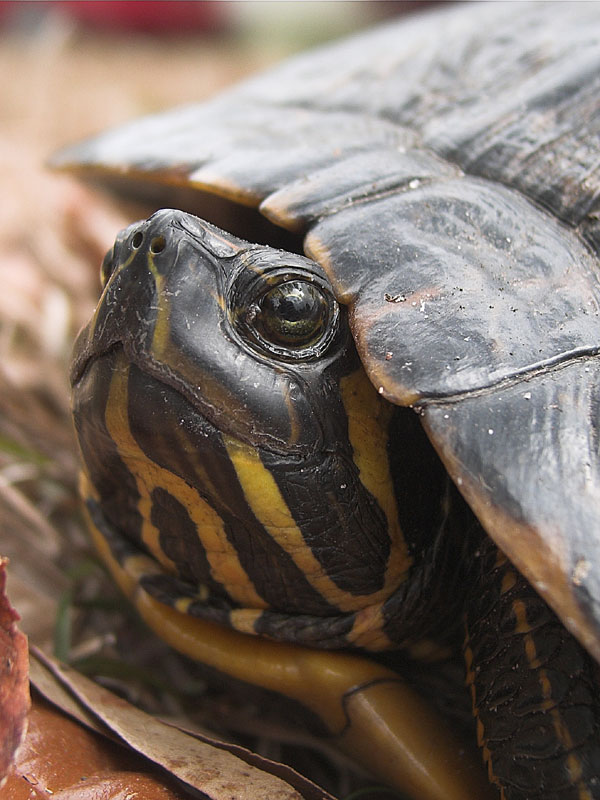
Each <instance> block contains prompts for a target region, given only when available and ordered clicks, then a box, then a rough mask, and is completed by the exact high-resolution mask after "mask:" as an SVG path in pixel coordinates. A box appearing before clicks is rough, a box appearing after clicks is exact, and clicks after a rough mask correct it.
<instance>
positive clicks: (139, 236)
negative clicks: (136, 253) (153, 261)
mask: <svg viewBox="0 0 600 800" xmlns="http://www.w3.org/2000/svg"><path fill="white" fill-rule="evenodd" d="M143 241H144V234H143V233H142V232H141V231H137V233H134V235H133V238H132V240H131V246H132V247H133V249H134V250H137V249H138V247H140V246H141V244H142V242H143Z"/></svg>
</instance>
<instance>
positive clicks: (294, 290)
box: [255, 281, 328, 347]
mask: <svg viewBox="0 0 600 800" xmlns="http://www.w3.org/2000/svg"><path fill="white" fill-rule="evenodd" d="M327 311H328V305H327V301H326V299H325V297H324V296H323V294H322V292H320V291H319V289H317V288H316V287H315V286H313V285H312V284H310V283H308V282H307V281H287V282H286V283H281V284H279V286H275V287H274V288H273V289H271V290H270V291H269V292H267V294H266V295H264V297H263V298H262V300H261V301H260V304H259V310H258V314H257V315H256V318H255V324H256V326H257V328H258V330H259V332H260V333H261V335H262V336H263V337H264V338H265V339H267V340H268V341H271V342H273V343H275V344H282V345H287V346H288V347H306V346H307V345H309V344H312V343H313V342H314V341H316V340H317V339H318V338H319V337H320V336H321V335H322V333H323V330H324V328H325V324H326V322H327V318H328V313H327Z"/></svg>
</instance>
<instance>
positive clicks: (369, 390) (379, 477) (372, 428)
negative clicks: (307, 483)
mask: <svg viewBox="0 0 600 800" xmlns="http://www.w3.org/2000/svg"><path fill="white" fill-rule="evenodd" d="M340 393H341V396H342V402H343V403H344V408H345V410H346V416H347V418H348V437H349V439H350V444H351V445H352V451H353V458H354V463H355V464H356V466H357V467H358V473H359V475H358V476H359V479H360V481H361V483H362V485H363V486H364V487H365V489H367V491H368V492H370V494H372V495H373V497H374V498H375V499H376V500H377V503H378V504H379V506H380V508H381V510H382V511H383V513H384V514H385V517H386V519H387V526H388V535H389V538H390V557H389V561H388V566H387V571H386V581H385V583H386V585H388V584H390V583H395V584H396V585H397V584H398V583H400V582H401V580H402V576H404V575H405V574H406V573H407V572H408V569H409V568H410V566H411V564H412V559H411V558H410V556H409V555H408V548H407V545H406V541H405V539H404V535H403V533H402V530H401V528H400V521H399V519H398V506H397V503H396V493H395V491H394V484H393V481H392V475H391V471H390V464H389V460H388V457H387V446H388V438H389V437H388V429H389V425H390V421H391V418H392V414H393V413H394V406H393V405H392V404H391V403H388V402H386V401H385V400H383V399H382V398H381V397H380V396H379V395H378V394H377V392H376V390H375V387H374V386H373V384H372V383H371V382H370V381H369V379H368V377H367V375H366V373H365V371H364V370H363V369H362V367H361V368H360V369H358V370H356V371H355V372H352V373H351V374H350V375H346V376H345V377H343V378H342V379H341V380H340Z"/></svg>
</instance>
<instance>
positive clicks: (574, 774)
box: [464, 550, 593, 800]
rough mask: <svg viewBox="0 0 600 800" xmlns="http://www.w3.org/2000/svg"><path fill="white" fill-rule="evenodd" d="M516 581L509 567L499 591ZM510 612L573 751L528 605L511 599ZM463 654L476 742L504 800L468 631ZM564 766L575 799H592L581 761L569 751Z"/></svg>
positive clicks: (501, 558)
mask: <svg viewBox="0 0 600 800" xmlns="http://www.w3.org/2000/svg"><path fill="white" fill-rule="evenodd" d="M506 561H507V558H506V556H505V555H504V553H502V552H501V551H500V550H498V555H497V557H496V566H501V565H503V564H504V563H505V562H506ZM516 582H517V576H516V573H515V572H514V571H513V570H508V571H507V572H506V573H505V575H504V577H503V579H502V586H501V594H504V593H505V592H507V591H509V590H510V589H511V588H512V587H513V586H514V585H515V584H516ZM513 613H514V615H515V619H516V625H515V633H517V634H520V635H522V636H523V637H524V646H525V656H526V658H527V662H528V664H529V668H530V669H531V670H532V671H534V672H535V673H536V674H537V676H538V680H539V682H540V686H541V688H542V695H543V697H544V700H543V703H542V709H543V710H544V711H546V712H548V713H549V714H550V717H551V719H552V723H553V725H554V729H555V731H556V735H557V738H558V739H559V741H560V742H561V743H562V744H563V746H564V748H565V750H566V751H569V750H572V748H573V740H572V738H571V734H570V732H569V730H568V728H567V727H566V726H565V724H564V723H563V721H562V719H561V717H560V711H559V710H558V708H557V707H556V703H555V701H554V700H553V698H552V684H551V683H550V679H549V677H548V673H547V671H546V670H545V669H544V668H543V667H542V665H541V662H540V660H539V658H538V657H537V649H536V646H535V641H534V639H533V636H532V630H533V629H532V627H531V625H530V623H529V620H528V619H527V607H526V605H525V603H524V602H523V601H522V600H515V601H514V602H513ZM464 656H465V664H466V667H467V679H466V683H467V686H468V687H469V688H470V691H471V699H472V705H473V714H474V715H475V717H476V720H477V741H478V743H479V746H480V748H481V751H482V755H483V759H484V763H486V764H487V768H488V777H489V779H490V782H491V783H494V784H496V785H497V786H498V788H499V789H500V798H501V800H504V798H505V793H504V790H503V789H502V787H500V786H499V781H498V778H497V777H496V775H495V774H494V769H493V763H492V754H491V752H490V750H489V749H488V747H487V743H486V738H485V731H484V728H483V723H482V722H481V719H480V718H479V716H478V710H477V698H476V692H475V674H474V672H473V652H472V650H471V648H470V647H469V645H468V634H467V643H466V645H465V648H464ZM567 768H568V770H569V775H570V778H571V782H572V784H573V786H575V787H576V788H577V791H578V800H593V798H592V795H591V794H590V792H589V791H588V789H587V788H586V787H585V786H584V785H583V784H582V783H581V776H582V774H583V767H582V765H581V761H580V760H579V758H578V757H577V756H576V755H575V754H574V753H569V754H568V755H567Z"/></svg>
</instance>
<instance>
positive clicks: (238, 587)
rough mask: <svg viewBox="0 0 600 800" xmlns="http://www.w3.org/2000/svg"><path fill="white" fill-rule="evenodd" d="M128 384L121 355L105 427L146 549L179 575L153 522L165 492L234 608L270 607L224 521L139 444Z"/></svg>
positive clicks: (127, 368) (182, 481) (191, 489)
mask: <svg viewBox="0 0 600 800" xmlns="http://www.w3.org/2000/svg"><path fill="white" fill-rule="evenodd" d="M128 378H129V364H128V363H127V362H126V360H125V357H124V354H120V355H119V356H118V357H117V368H116V370H115V372H114V374H113V377H112V380H111V385H110V389H109V395H108V400H107V404H106V414H105V422H106V427H107V430H108V432H109V433H110V435H111V437H112V439H113V440H114V442H115V445H116V447H117V450H118V452H119V456H120V458H121V459H122V461H123V463H124V464H125V466H126V467H127V469H128V470H129V471H130V472H131V474H132V475H133V476H134V478H135V481H136V485H137V489H138V492H139V495H140V499H139V502H138V510H139V513H140V515H141V517H142V520H143V523H142V540H143V542H144V544H145V546H146V547H147V549H148V550H149V552H150V553H152V555H153V556H154V557H155V558H156V560H157V561H159V562H160V564H162V566H163V567H164V568H165V569H167V570H168V571H170V572H172V573H176V567H175V564H174V563H173V561H171V559H170V558H168V557H167V556H166V555H165V553H164V552H163V550H162V547H161V544H160V540H159V536H160V531H159V530H158V528H157V527H156V526H155V525H154V524H153V523H152V522H151V515H152V505H153V501H152V492H153V491H154V490H155V489H157V488H161V489H164V490H165V491H167V492H168V493H169V494H170V495H172V496H173V497H175V498H176V499H177V500H178V501H179V502H180V503H181V504H182V506H183V507H184V508H185V510H186V512H187V514H188V515H189V517H190V519H191V520H192V522H193V523H194V526H195V528H196V530H197V531H198V537H199V539H200V540H201V542H202V544H203V546H204V548H205V550H206V555H207V559H208V562H209V564H210V568H211V574H212V575H213V577H214V578H215V580H216V581H218V582H219V583H221V584H223V586H224V587H225V589H226V591H227V592H228V594H229V595H230V597H231V598H232V599H233V600H234V601H235V602H238V603H240V604H241V605H245V606H251V607H254V608H264V607H265V606H266V603H265V601H264V600H263V599H262V598H261V597H260V595H259V594H258V592H257V591H256V589H255V587H254V585H253V583H252V581H251V580H250V578H249V577H248V575H247V573H246V571H245V570H244V568H243V567H242V565H241V563H240V560H239V558H238V555H237V552H236V550H235V548H234V546H233V545H232V544H231V542H230V541H229V540H228V538H227V534H226V532H225V527H224V523H223V520H222V519H221V517H220V516H219V515H218V514H217V512H216V511H215V510H214V509H213V508H212V506H210V505H209V504H208V503H207V502H206V501H205V500H204V499H203V498H202V497H201V496H200V494H199V493H198V492H197V491H196V490H195V489H193V488H192V487H191V486H190V485H189V484H188V483H186V481H184V480H183V479H182V478H180V477H179V476H178V475H176V474H175V473H173V472H171V471H170V470H168V469H165V468H164V467H161V466H160V465H159V464H156V463H155V462H154V461H152V460H151V459H150V458H149V457H148V456H147V455H146V454H145V453H144V452H143V451H142V450H141V448H140V446H139V445H138V443H137V442H136V440H135V438H134V436H133V434H132V433H131V429H130V427H129V418H128Z"/></svg>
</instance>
